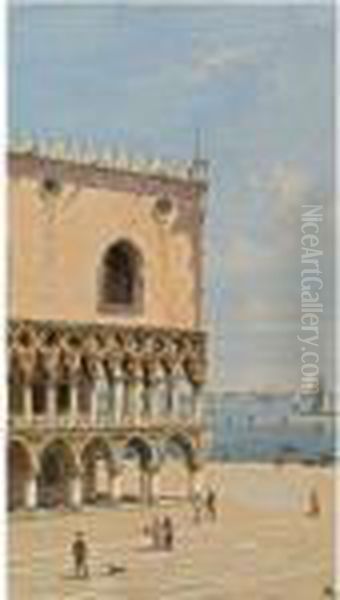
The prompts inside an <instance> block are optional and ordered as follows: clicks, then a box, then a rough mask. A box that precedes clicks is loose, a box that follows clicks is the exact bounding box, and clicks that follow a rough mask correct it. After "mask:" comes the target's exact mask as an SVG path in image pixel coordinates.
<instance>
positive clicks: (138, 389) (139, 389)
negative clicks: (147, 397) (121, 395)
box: [131, 369, 145, 425]
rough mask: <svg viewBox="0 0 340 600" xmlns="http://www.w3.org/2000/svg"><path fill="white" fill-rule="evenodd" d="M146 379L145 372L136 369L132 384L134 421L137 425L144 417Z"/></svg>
mask: <svg viewBox="0 0 340 600" xmlns="http://www.w3.org/2000/svg"><path fill="white" fill-rule="evenodd" d="M144 392H145V389H144V381H143V373H142V372H141V370H140V369H138V371H136V373H135V376H134V381H133V384H132V402H131V404H132V407H133V408H132V410H133V422H134V423H136V424H137V425H138V424H140V423H141V421H142V417H143V408H144V407H143V404H144Z"/></svg>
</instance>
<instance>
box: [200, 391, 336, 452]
mask: <svg viewBox="0 0 340 600" xmlns="http://www.w3.org/2000/svg"><path fill="white" fill-rule="evenodd" d="M204 421H205V424H206V426H207V430H208V431H209V444H208V445H209V450H208V454H209V457H210V458H215V459H220V460H232V461H249V460H260V461H261V460H263V461H268V460H273V459H274V458H275V457H277V456H279V455H280V454H285V455H286V456H287V455H289V454H290V455H294V456H299V457H301V458H302V459H318V458H319V457H320V456H323V455H330V454H332V453H333V448H334V421H333V418H332V417H331V416H330V415H329V414H327V413H326V412H319V413H315V412H314V413H313V412H312V411H311V410H310V407H308V406H307V407H306V406H303V404H302V403H301V399H300V398H299V397H298V396H297V395H296V394H282V395H279V394H265V395H262V396H261V395H255V394H252V393H249V394H242V393H231V392H229V393H224V394H207V395H206V397H205V402H204Z"/></svg>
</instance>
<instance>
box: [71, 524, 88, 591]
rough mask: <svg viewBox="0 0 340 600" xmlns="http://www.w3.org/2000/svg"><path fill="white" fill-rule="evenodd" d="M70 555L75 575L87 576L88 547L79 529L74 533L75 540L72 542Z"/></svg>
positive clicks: (78, 576)
mask: <svg viewBox="0 0 340 600" xmlns="http://www.w3.org/2000/svg"><path fill="white" fill-rule="evenodd" d="M72 555H73V561H74V573H75V576H76V577H77V578H83V579H85V578H87V577H89V568H88V564H87V557H88V549H87V544H86V542H85V540H84V536H83V533H82V532H81V531H77V533H76V536H75V540H74V542H73V544H72Z"/></svg>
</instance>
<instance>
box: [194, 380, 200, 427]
mask: <svg viewBox="0 0 340 600" xmlns="http://www.w3.org/2000/svg"><path fill="white" fill-rule="evenodd" d="M201 392H202V386H201V385H198V384H194V385H193V386H192V418H193V420H194V421H195V422H196V423H199V422H200V421H201V420H202V393H201Z"/></svg>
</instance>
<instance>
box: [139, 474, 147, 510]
mask: <svg viewBox="0 0 340 600" xmlns="http://www.w3.org/2000/svg"><path fill="white" fill-rule="evenodd" d="M139 498H140V501H141V502H142V503H143V504H147V503H148V472H147V471H146V470H145V469H140V473H139Z"/></svg>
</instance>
